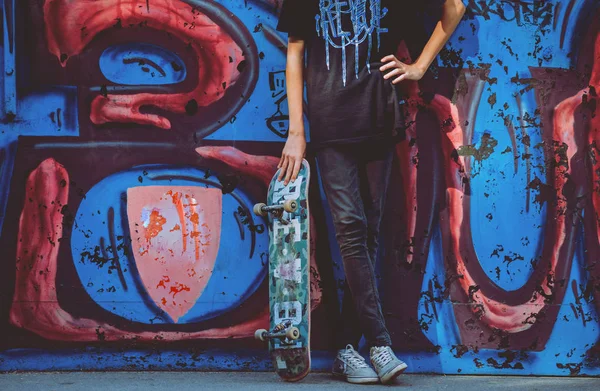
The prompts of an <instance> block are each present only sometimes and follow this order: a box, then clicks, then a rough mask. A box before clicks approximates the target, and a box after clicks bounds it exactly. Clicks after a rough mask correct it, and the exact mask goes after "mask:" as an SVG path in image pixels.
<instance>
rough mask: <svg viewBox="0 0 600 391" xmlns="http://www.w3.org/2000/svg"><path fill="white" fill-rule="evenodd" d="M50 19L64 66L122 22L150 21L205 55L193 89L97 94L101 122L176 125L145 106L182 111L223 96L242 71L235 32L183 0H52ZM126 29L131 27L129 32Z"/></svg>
mask: <svg viewBox="0 0 600 391" xmlns="http://www.w3.org/2000/svg"><path fill="white" fill-rule="evenodd" d="M44 21H45V23H46V26H45V27H46V38H47V41H48V49H49V50H50V52H51V53H52V54H54V55H55V56H56V57H57V58H58V59H59V60H60V61H61V64H62V65H63V66H66V63H67V62H68V60H69V58H70V57H73V56H76V55H78V54H80V53H81V52H82V50H83V49H84V48H85V47H86V46H87V45H88V44H89V43H90V42H91V41H92V39H94V37H96V36H97V35H98V34H99V33H101V32H102V31H104V30H106V29H109V28H112V27H114V25H115V24H116V23H117V22H119V24H120V26H122V28H123V29H125V30H126V29H128V28H139V26H147V27H150V28H154V29H157V30H162V31H166V32H168V33H170V34H172V35H173V36H174V37H176V38H179V39H180V40H182V41H183V42H189V45H190V47H191V48H192V49H193V50H194V51H195V53H196V56H197V58H198V61H199V67H198V69H199V71H198V72H199V75H198V80H199V82H198V85H197V86H196V87H195V88H194V89H193V90H192V91H189V92H185V93H175V94H164V95H159V94H150V93H140V94H131V95H113V94H109V95H107V96H102V95H100V96H97V97H96V98H94V100H93V101H92V107H91V114H90V119H91V121H92V122H93V123H94V124H97V125H100V124H105V123H110V122H120V123H137V124H141V125H153V126H156V127H159V128H162V129H170V128H171V123H170V121H169V120H168V119H167V118H165V117H163V116H161V115H157V114H148V113H143V112H142V111H141V109H142V108H143V107H147V106H153V107H156V108H159V109H162V110H165V111H168V112H172V113H176V114H184V113H186V106H187V105H188V104H190V103H191V104H192V106H195V105H198V106H208V105H210V104H211V103H213V102H216V101H217V100H219V99H221V98H222V97H223V95H224V93H225V91H226V90H227V88H229V87H230V86H232V85H233V84H235V82H236V81H237V79H238V77H239V71H238V65H239V64H240V62H241V61H243V54H242V50H241V49H240V48H239V46H238V45H237V44H236V43H235V42H234V41H233V39H232V38H231V36H230V35H229V34H227V33H226V32H225V31H223V30H222V29H221V28H220V27H219V26H218V25H217V24H216V23H215V22H214V21H212V20H211V19H210V18H208V16H206V15H204V14H202V13H200V12H199V11H198V10H197V9H196V8H194V7H193V6H191V5H190V4H187V3H185V2H183V1H179V0H153V1H152V2H151V3H150V7H148V4H147V1H146V0H128V1H123V0H78V1H71V0H46V1H45V3H44ZM124 33H126V32H124Z"/></svg>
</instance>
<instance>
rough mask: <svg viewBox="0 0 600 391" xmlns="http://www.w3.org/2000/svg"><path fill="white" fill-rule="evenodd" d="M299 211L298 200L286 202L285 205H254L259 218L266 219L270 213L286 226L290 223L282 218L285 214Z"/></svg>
mask: <svg viewBox="0 0 600 391" xmlns="http://www.w3.org/2000/svg"><path fill="white" fill-rule="evenodd" d="M297 209H298V202H296V200H285V202H284V203H283V204H278V205H267V204H264V203H260V204H256V205H254V214H255V215H257V216H262V217H266V216H267V215H268V214H269V213H272V214H273V216H275V217H276V218H277V219H279V220H280V221H282V222H283V223H284V224H288V223H289V221H288V220H286V219H284V218H282V216H283V212H284V211H285V212H288V213H294V212H295V211H296V210H297Z"/></svg>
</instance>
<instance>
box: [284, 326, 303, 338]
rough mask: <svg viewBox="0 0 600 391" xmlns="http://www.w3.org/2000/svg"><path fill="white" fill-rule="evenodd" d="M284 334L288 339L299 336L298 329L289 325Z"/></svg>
mask: <svg viewBox="0 0 600 391" xmlns="http://www.w3.org/2000/svg"><path fill="white" fill-rule="evenodd" d="M285 336H286V337H287V338H288V339H292V340H296V339H298V338H300V330H298V327H291V328H290V329H289V330H288V331H286V333H285Z"/></svg>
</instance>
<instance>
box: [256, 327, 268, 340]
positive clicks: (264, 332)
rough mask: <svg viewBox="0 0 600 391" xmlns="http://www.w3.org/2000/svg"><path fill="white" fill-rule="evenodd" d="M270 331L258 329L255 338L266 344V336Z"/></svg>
mask: <svg viewBox="0 0 600 391" xmlns="http://www.w3.org/2000/svg"><path fill="white" fill-rule="evenodd" d="M267 333H268V331H267V330H265V329H258V330H256V331H255V332H254V338H255V339H258V340H259V341H263V342H265V341H266V340H265V335H267Z"/></svg>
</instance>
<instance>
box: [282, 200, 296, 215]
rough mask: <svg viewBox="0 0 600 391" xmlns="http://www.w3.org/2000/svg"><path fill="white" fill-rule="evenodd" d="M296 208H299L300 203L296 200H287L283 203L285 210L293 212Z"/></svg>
mask: <svg viewBox="0 0 600 391" xmlns="http://www.w3.org/2000/svg"><path fill="white" fill-rule="evenodd" d="M296 209H298V203H297V202H296V200H286V201H285V202H284V203H283V210H285V211H286V212H288V213H293V212H295V211H296Z"/></svg>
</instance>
